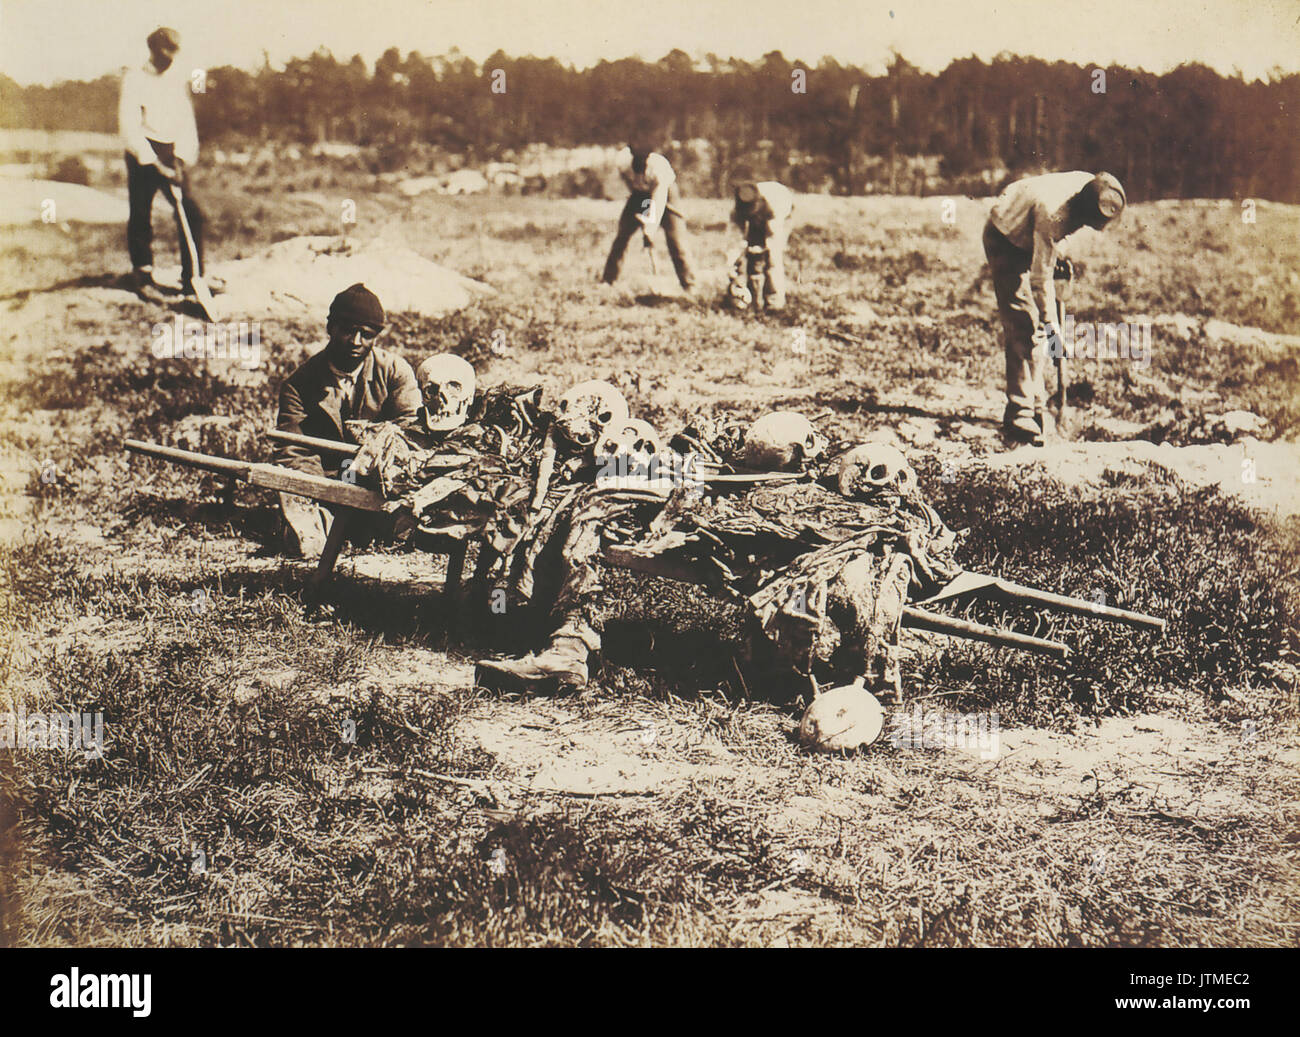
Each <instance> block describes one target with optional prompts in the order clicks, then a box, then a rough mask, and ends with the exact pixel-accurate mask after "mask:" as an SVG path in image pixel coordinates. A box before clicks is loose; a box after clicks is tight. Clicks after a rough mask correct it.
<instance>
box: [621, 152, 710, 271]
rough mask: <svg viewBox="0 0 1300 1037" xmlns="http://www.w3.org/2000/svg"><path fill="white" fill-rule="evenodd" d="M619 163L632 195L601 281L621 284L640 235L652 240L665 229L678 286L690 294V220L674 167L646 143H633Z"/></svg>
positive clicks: (622, 175)
mask: <svg viewBox="0 0 1300 1037" xmlns="http://www.w3.org/2000/svg"><path fill="white" fill-rule="evenodd" d="M616 161H617V164H618V172H619V176H621V177H622V178H623V182H624V183H625V184H627V186H628V190H629V191H630V192H631V193H630V194H629V195H628V199H627V204H626V205H625V206H623V212H622V215H620V216H619V219H618V233H617V235H615V237H614V244H613V246H612V247H611V248H610V250H609V259H607V260H606V261H605V272H604V274H603V275H602V277H601V280H603V281H604V282H605V283H606V284H613V283H614V282H615V281H616V280H618V273H619V269H620V268H621V267H622V265H623V254H624V253H625V252H626V251H627V245H628V242H629V241H631V240H632V237H633V235H635V234H637V233H638V232H640V233H641V234H642V235H644V236H645V238H646V240H649V236H650V234H651V232H652V231H653V230H654V229H655V228H656V227H658V226H660V225H662V226H663V229H664V238H665V239H666V241H667V242H668V255H669V256H670V257H671V258H672V261H673V269H674V270H676V271H677V280H678V283H680V284H681V286H682V288H683V289H684V290H686V291H687V292H689V291H690V290H691V288H692V286H693V285H694V283H695V275H694V273H692V271H691V263H690V256H689V255H688V254H687V250H686V218H685V217H684V216H683V215H682V211H681V208H680V203H681V196H680V194H679V193H678V190H677V175H676V174H675V173H674V172H673V167H672V166H671V165H670V164H669V162H668V160H667V159H666V158H664V157H663V155H661V154H659V152H657V151H655V150H654V147H653V144H652V143H651V142H650V141H648V140H646V139H640V140H635V141H633V142H632V143H631V144H629V145H628V146H627V147H626V148H624V149H623V150H622V151H621V152H619V155H618V159H617V160H616Z"/></svg>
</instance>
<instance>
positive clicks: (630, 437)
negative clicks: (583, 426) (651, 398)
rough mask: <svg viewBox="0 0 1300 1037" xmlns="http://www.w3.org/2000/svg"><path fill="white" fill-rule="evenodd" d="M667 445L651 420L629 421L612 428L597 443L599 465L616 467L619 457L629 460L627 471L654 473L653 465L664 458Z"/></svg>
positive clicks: (629, 419)
mask: <svg viewBox="0 0 1300 1037" xmlns="http://www.w3.org/2000/svg"><path fill="white" fill-rule="evenodd" d="M663 452H664V442H663V439H662V438H661V437H660V435H659V433H658V432H656V431H655V430H654V426H652V425H651V424H650V423H649V422H648V421H642V420H641V419H640V418H628V419H627V420H626V421H621V422H617V423H615V424H612V425H608V426H606V428H605V431H604V432H603V433H602V434H601V437H600V439H599V440H598V441H597V442H596V450H595V457H596V463H597V464H599V465H604V466H606V467H612V466H613V465H614V464H616V463H618V459H619V458H626V459H627V460H626V464H627V471H628V472H633V471H638V470H644V471H645V472H646V474H649V472H650V463H651V461H653V460H654V459H655V458H657V457H658V458H661V459H662V455H663Z"/></svg>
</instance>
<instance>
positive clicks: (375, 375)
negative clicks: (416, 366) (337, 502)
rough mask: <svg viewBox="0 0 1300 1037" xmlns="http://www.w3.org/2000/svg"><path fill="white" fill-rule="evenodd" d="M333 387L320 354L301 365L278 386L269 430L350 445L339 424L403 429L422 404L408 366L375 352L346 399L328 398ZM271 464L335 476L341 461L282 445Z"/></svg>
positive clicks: (383, 352) (331, 374)
mask: <svg viewBox="0 0 1300 1037" xmlns="http://www.w3.org/2000/svg"><path fill="white" fill-rule="evenodd" d="M338 384H339V379H338V376H337V375H335V373H334V371H333V369H332V368H331V367H330V364H329V360H328V359H327V358H326V356H325V350H321V351H320V352H319V353H317V354H315V355H314V356H312V357H309V358H308V359H307V360H305V361H303V363H302V364H301V365H300V366H299V367H298V369H297V370H296V371H294V372H293V374H291V375H289V377H288V378H286V379H285V380H284V384H283V385H281V386H280V414H279V417H278V418H277V419H276V422H275V427H276V428H277V429H280V430H282V431H284V432H296V433H298V434H299V435H302V436H315V437H316V438H318V439H335V440H338V441H340V442H343V443H351V442H353V439H352V437H351V436H349V435H348V433H347V428H346V426H345V424H344V423H345V422H348V421H393V422H396V423H397V424H399V425H401V426H403V427H409V426H410V425H411V424H412V423H413V422H414V420H415V416H416V412H417V411H419V409H420V407H421V405H422V404H423V402H424V401H423V399H422V398H421V396H420V387H419V385H417V384H416V381H415V372H414V371H412V370H411V365H410V364H408V363H407V362H406V361H405V360H403V359H402V358H401V357H400V356H398V355H397V354H396V353H390V352H388V351H387V350H384V349H379V348H378V347H376V348H375V349H372V350H371V351H370V353H369V354H368V355H367V356H366V359H365V360H364V361H363V362H362V365H361V373H360V374H358V375H357V382H356V385H355V386H353V389H352V392H351V393H350V394H349V396H348V397H347V398H346V399H340V397H339V396H338V395H337V394H334V395H332V396H331V395H330V393H329V390H330V389H332V388H336V387H337V386H338ZM274 460H275V463H276V464H282V465H285V466H286V467H289V468H294V469H297V470H298V471H300V472H310V473H312V474H313V475H326V474H328V475H335V474H337V473H338V471H339V466H340V462H341V461H342V458H341V457H340V456H339V455H338V454H332V455H329V456H322V455H321V454H319V453H317V452H316V451H314V450H312V449H311V448H310V447H302V446H295V445H291V444H287V443H285V444H279V445H278V447H277V449H276V451H275V457H274Z"/></svg>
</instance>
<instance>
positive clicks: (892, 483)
mask: <svg viewBox="0 0 1300 1037" xmlns="http://www.w3.org/2000/svg"><path fill="white" fill-rule="evenodd" d="M836 471H837V474H836V482H837V484H838V486H839V490H840V493H842V494H843V495H844V496H845V497H858V498H871V497H880V496H885V495H888V494H894V495H897V496H900V497H906V496H908V495H909V494H911V493H913V492H914V491H915V490H916V487H917V483H916V472H915V471H913V470H912V466H911V465H909V464H908V463H907V458H906V457H904V456H903V454H902V453H901V452H900V451H899V450H896V449H895V448H894V447H892V446H890V445H889V444H887V443H863V444H862V445H861V446H856V447H854V448H853V449H852V450H850V451H849V452H848V453H847V454H845V455H844V456H843V457H841V458H840V459H839V463H838V464H837V466H836Z"/></svg>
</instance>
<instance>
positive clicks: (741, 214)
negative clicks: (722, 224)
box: [731, 180, 794, 310]
mask: <svg viewBox="0 0 1300 1037" xmlns="http://www.w3.org/2000/svg"><path fill="white" fill-rule="evenodd" d="M735 192H736V207H735V208H734V209H733V210H732V212H731V222H732V223H734V224H735V225H736V226H737V227H739V228H740V230H741V232H742V233H743V234H744V235H745V246H746V248H762V249H766V250H767V256H768V260H767V274H766V279H765V280H764V284H763V298H762V300H761V302H762V304H763V305H764V306H766V308H767V309H769V310H779V309H781V308H782V307H783V306H785V246H786V243H787V242H788V241H789V239H790V214H791V213H792V212H793V211H794V194H793V193H792V192H791V190H790V189H789V188H788V187H786V186H785V185H784V184H779V183H777V182H776V181H775V180H761V181H759V182H758V183H753V182H751V181H748V180H746V181H743V182H741V183H739V184H737V185H736V189H735Z"/></svg>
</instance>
